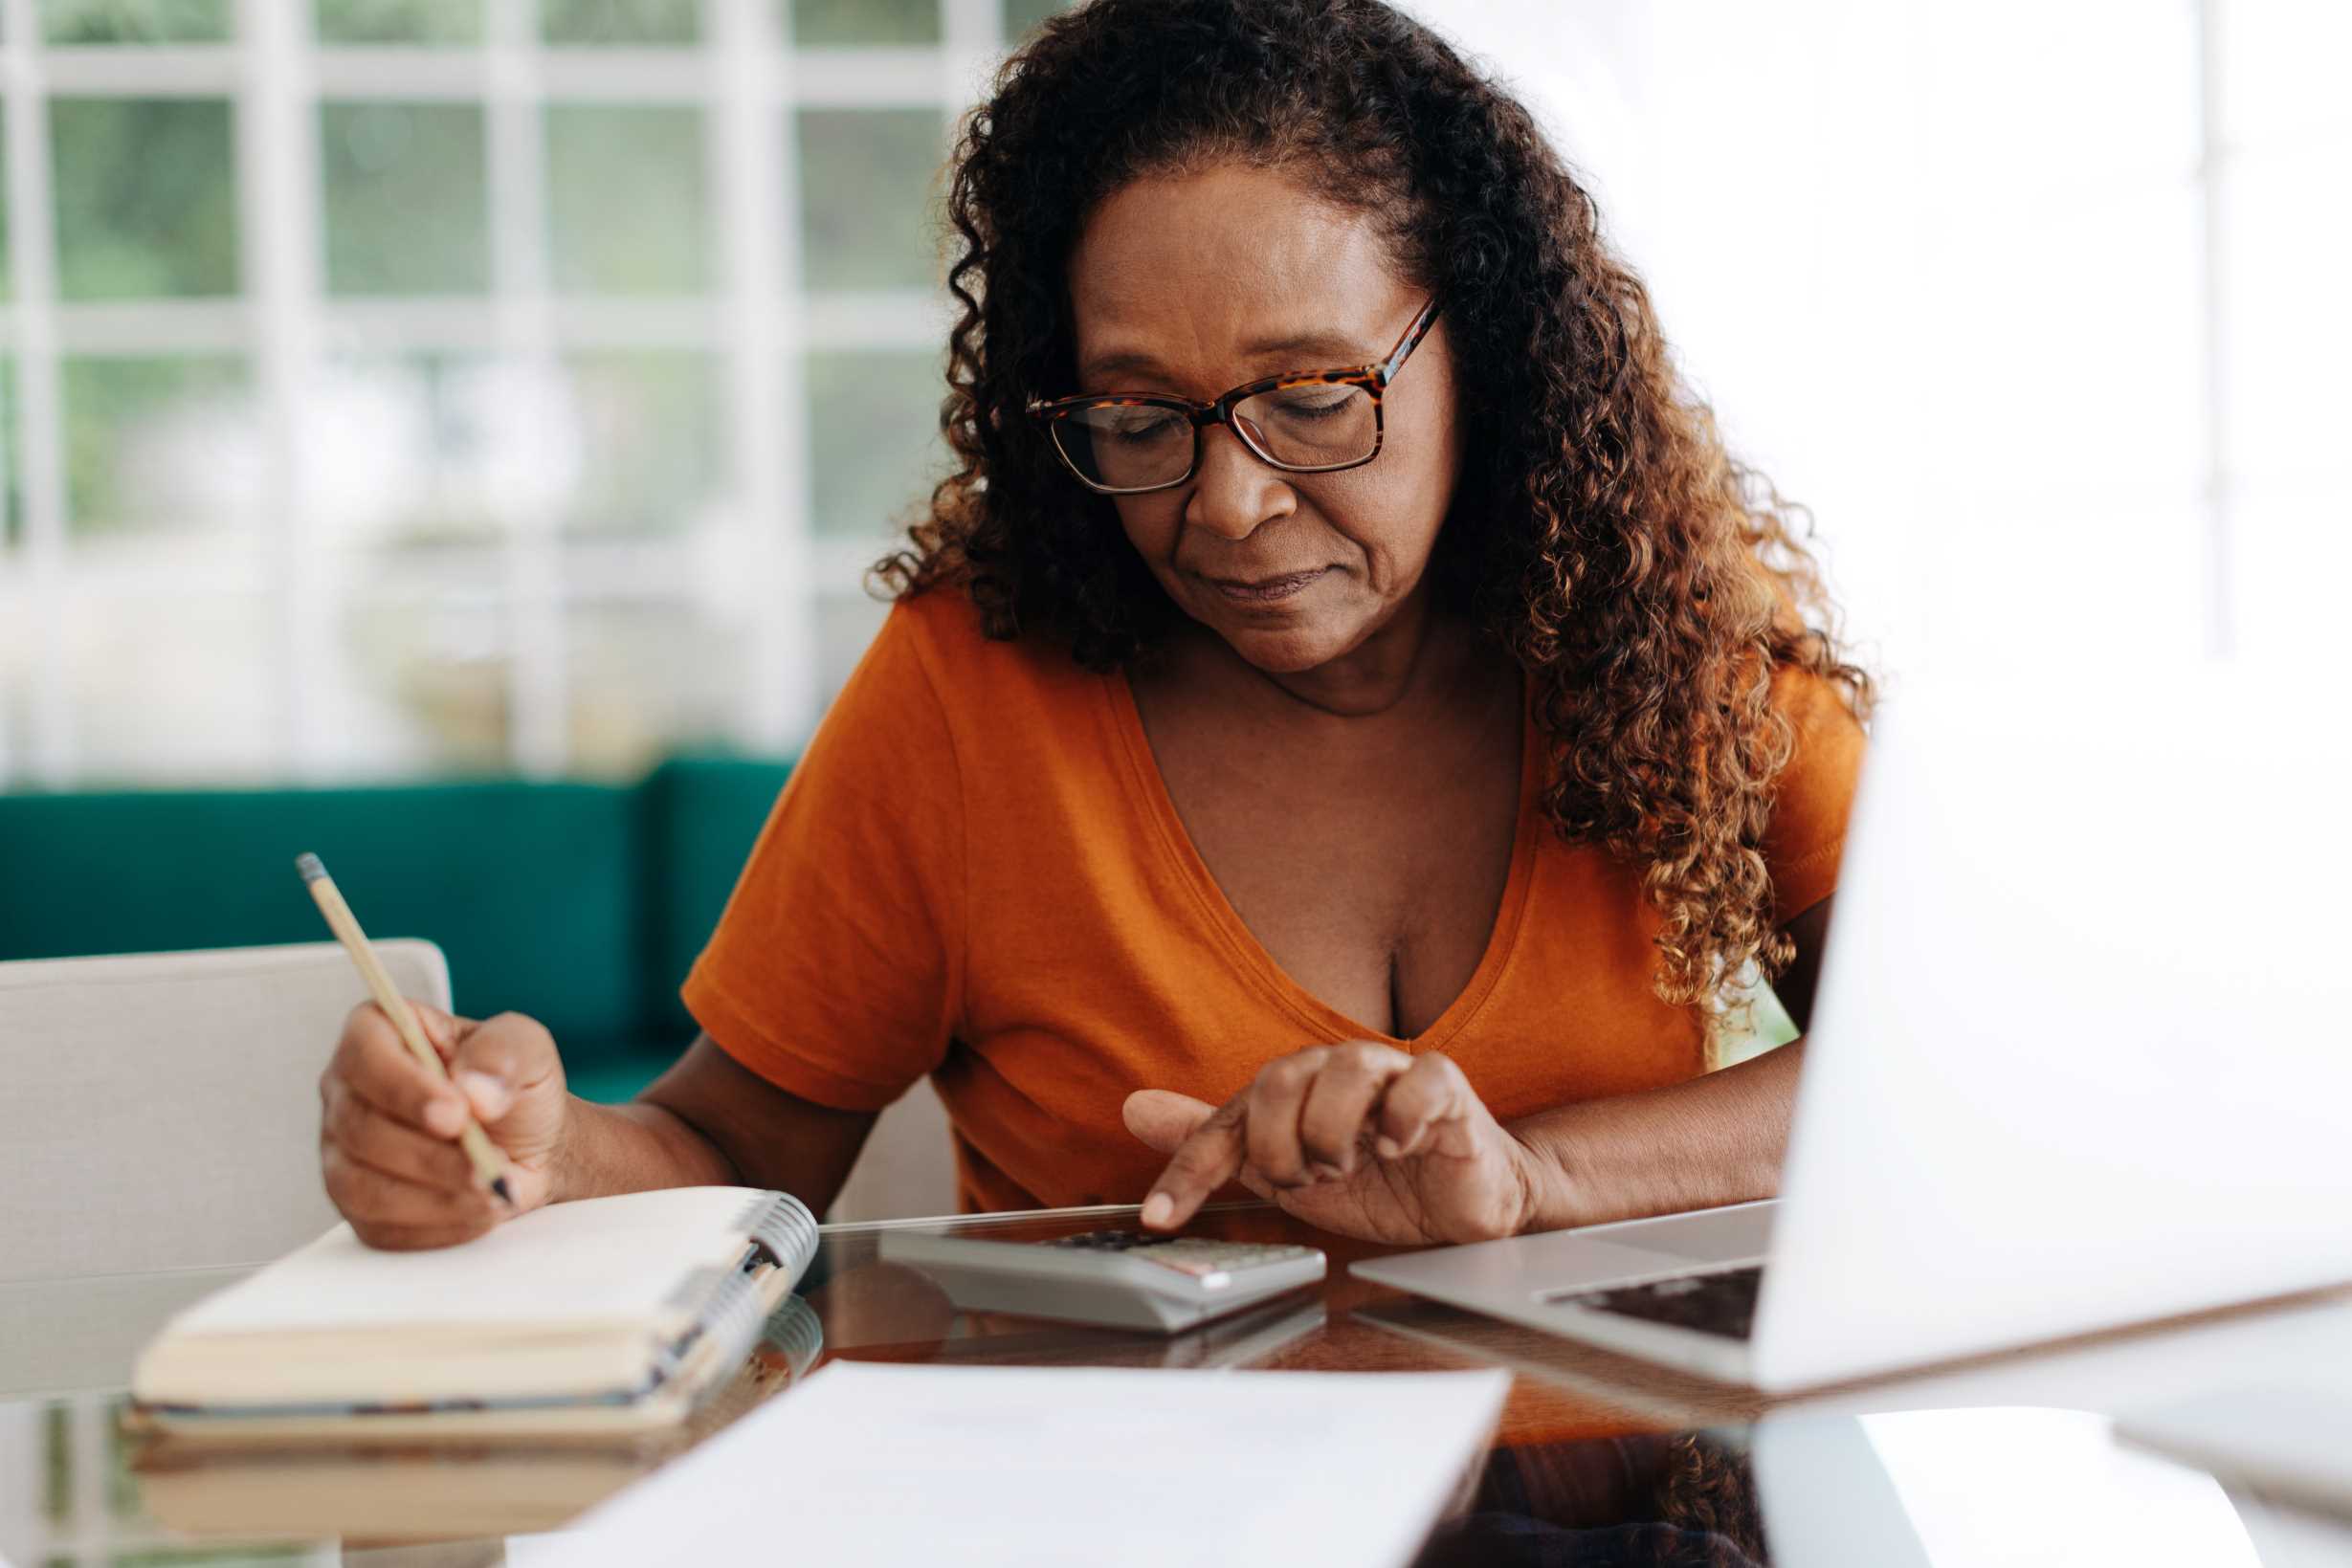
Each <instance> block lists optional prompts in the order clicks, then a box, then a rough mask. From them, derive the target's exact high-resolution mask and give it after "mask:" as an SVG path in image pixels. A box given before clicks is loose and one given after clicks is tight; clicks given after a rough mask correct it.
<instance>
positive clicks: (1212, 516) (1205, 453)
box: [1185, 425, 1298, 540]
mask: <svg viewBox="0 0 2352 1568" xmlns="http://www.w3.org/2000/svg"><path fill="white" fill-rule="evenodd" d="M1285 480H1286V475H1283V473H1282V472H1281V471H1280V470H1279V469H1275V468H1270V467H1268V466H1267V465H1266V464H1265V463H1262V462H1260V461H1259V460H1258V457H1257V454H1256V453H1254V452H1252V451H1251V450H1250V449H1249V448H1248V447H1245V446H1243V445H1242V444H1241V437H1239V436H1237V435H1235V434H1234V433H1233V432H1232V431H1231V430H1229V429H1227V428H1226V427H1225V426H1223V425H1211V426H1209V428H1208V429H1207V430H1205V431H1201V465H1200V469H1199V472H1197V473H1195V474H1194V475H1192V497H1191V499H1190V500H1189V501H1187V503H1186V506H1185V520H1186V521H1187V522H1189V523H1190V524H1192V525H1193V526H1194V527H1196V528H1204V529H1207V530H1208V531H1209V532H1210V533H1213V534H1220V535H1223V536H1224V537H1225V538H1227V539H1233V540H1242V539H1247V538H1249V537H1250V536H1251V535H1252V534H1254V533H1255V532H1256V531H1257V530H1258V529H1259V528H1260V527H1261V526H1263V525H1264V524H1266V523H1269V522H1272V521H1273V520H1274V519H1276V518H1281V517H1288V516H1289V515H1290V514H1291V513H1293V512H1295V511H1297V510H1298V493H1297V492H1296V491H1294V490H1292V489H1291V487H1290V485H1289V484H1288V483H1287V482H1285Z"/></svg>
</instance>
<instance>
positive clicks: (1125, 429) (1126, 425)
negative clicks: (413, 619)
mask: <svg viewBox="0 0 2352 1568" xmlns="http://www.w3.org/2000/svg"><path fill="white" fill-rule="evenodd" d="M1175 428H1176V421H1175V419H1174V418H1172V417H1170V416H1169V415H1167V414H1165V413H1162V414H1154V415H1151V416H1149V417H1146V418H1141V419H1122V420H1120V421H1118V422H1117V423H1115V424H1114V425H1112V426H1111V428H1110V430H1111V434H1112V435H1114V436H1116V437H1117V438H1118V439H1120V440H1121V441H1156V440H1160V439H1163V438H1165V436H1166V435H1167V434H1168V432H1169V431H1173V430H1174V429H1175Z"/></svg>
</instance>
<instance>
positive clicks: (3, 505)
mask: <svg viewBox="0 0 2352 1568" xmlns="http://www.w3.org/2000/svg"><path fill="white" fill-rule="evenodd" d="M16 433H17V427H16V362H15V361H14V360H12V359H6V360H0V555H5V554H6V553H7V552H8V551H9V550H10V549H11V548H13V547H14V545H15V543H16V541H18V540H21V539H23V538H24V537H25V499H24V492H23V490H22V489H21V488H19V486H18V483H17V475H19V474H20V473H22V472H23V465H21V464H20V463H18V462H17V460H16Z"/></svg>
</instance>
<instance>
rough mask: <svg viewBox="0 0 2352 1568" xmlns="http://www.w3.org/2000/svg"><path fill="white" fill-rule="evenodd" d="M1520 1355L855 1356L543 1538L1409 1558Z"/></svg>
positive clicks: (698, 1553) (554, 1550) (1049, 1566)
mask: <svg viewBox="0 0 2352 1568" xmlns="http://www.w3.org/2000/svg"><path fill="white" fill-rule="evenodd" d="M1509 1387H1510V1377H1509V1375H1508V1374H1507V1373H1503V1372H1431V1373H1420V1372H1398V1373H1325V1372H1180V1371H1142V1370H1134V1369H1127V1368H1076V1367H1051V1368H1022V1367H954V1366H946V1367H942V1366H899V1365H874V1364H865V1363H858V1362H839V1361H837V1362H834V1363H833V1364H832V1365H831V1366H828V1367H826V1368H825V1369H824V1370H823V1371H821V1372H819V1373H818V1374H817V1375H816V1376H815V1377H813V1378H811V1379H810V1380H809V1382H808V1383H807V1385H806V1386H803V1387H800V1388H795V1389H793V1390H791V1391H790V1392H789V1393H787V1394H785V1395H783V1396H782V1397H781V1398H778V1399H776V1400H773V1401H771V1402H768V1403H767V1404H766V1405H765V1406H763V1407H762V1408H761V1409H759V1410H757V1411H755V1412H753V1413H752V1414H751V1415H749V1416H746V1417H745V1418H743V1420H742V1421H741V1422H738V1423H737V1424H735V1425H734V1426H732V1427H730V1428H729V1429H727V1430H726V1431H725V1432H722V1433H721V1434H720V1435H719V1436H718V1437H716V1438H714V1439H713V1440H712V1441H710V1442H709V1443H706V1444H704V1445H703V1446H701V1447H699V1448H697V1449H695V1450H693V1451H691V1452H689V1453H687V1454H686V1455H684V1456H683V1457H681V1458H680V1459H678V1460H677V1461H676V1462H674V1463H673V1464H671V1465H669V1466H668V1467H666V1468H665V1469H661V1470H658V1471H656V1472H655V1474H653V1475H651V1476H649V1477H647V1478H646V1479H645V1480H643V1481H640V1482H638V1483H637V1484H636V1485H634V1486H632V1487H630V1488H629V1489H628V1490H626V1491H622V1492H620V1493H619V1494H618V1495H616V1496H614V1497H611V1498H610V1499H608V1500H607V1501H606V1502H604V1503H603V1504H601V1505H600V1506H598V1507H597V1508H595V1509H593V1510H591V1511H590V1512H589V1513H588V1514H586V1515H584V1516H583V1518H582V1519H581V1521H580V1524H579V1526H578V1527H577V1529H576V1530H575V1531H568V1532H565V1533H564V1534H562V1535H557V1536H552V1537H542V1538H541V1539H540V1540H538V1541H535V1542H534V1543H533V1545H534V1548H535V1551H534V1555H533V1560H534V1561H535V1562H536V1561H552V1562H561V1563H565V1564H567V1565H577V1568H600V1565H605V1564H611V1565H614V1568H620V1565H628V1568H638V1565H641V1564H645V1563H658V1562H737V1561H752V1560H773V1561H778V1562H805V1563H820V1562H821V1563H829V1564H830V1563H923V1564H931V1563H939V1562H948V1561H953V1562H958V1563H1006V1564H1014V1563H1017V1564H1021V1565H1023V1568H1054V1565H1062V1564H1068V1565H1071V1568H1077V1565H1080V1564H1083V1565H1085V1568H1098V1565H1099V1564H1102V1563H1105V1562H1118V1563H1121V1564H1158V1563H1166V1564H1171V1565H1173V1564H1186V1565H1187V1568H1189V1565H1196V1564H1201V1563H1216V1564H1219V1565H1230V1564H1248V1563H1269V1564H1281V1565H1282V1568H1297V1565H1298V1563H1300V1562H1302V1561H1303V1562H1331V1563H1350V1564H1379V1563H1404V1562H1407V1561H1409V1559H1410V1558H1411V1557H1412V1556H1413V1554H1414V1553H1415V1552H1416V1551H1418V1550H1419V1548H1420V1545H1421V1543H1422V1540H1423V1538H1424V1537H1425V1536H1426V1535H1427V1534H1428V1531H1429V1527H1430V1526H1431V1523H1432V1522H1434V1521H1435V1519H1436V1518H1437V1516H1438V1513H1439V1511H1440V1510H1441V1509H1442V1508H1443V1507H1444V1505H1445V1504H1446V1503H1447V1501H1448V1500H1449V1499H1451V1498H1452V1496H1453V1492H1454V1490H1455V1488H1456V1486H1457V1484H1458V1483H1459V1482H1460V1481H1461V1480H1462V1479H1463V1477H1464V1475H1465V1474H1466V1473H1467V1471H1468V1469H1469V1468H1470V1466H1471V1465H1472V1464H1473V1462H1474V1461H1476V1459H1477V1458H1478V1457H1479V1455H1480V1454H1481V1453H1482V1452H1483V1450H1484V1447H1485V1444H1486V1441H1487V1439H1488V1437H1489V1436H1490V1434H1491V1433H1492V1432H1493V1430H1494V1426H1495V1422H1496V1418H1497V1417H1498V1415H1499V1414H1500V1412H1501V1409H1502V1400H1503V1395H1504V1394H1505V1392H1506V1391H1507V1390H1508V1389H1509Z"/></svg>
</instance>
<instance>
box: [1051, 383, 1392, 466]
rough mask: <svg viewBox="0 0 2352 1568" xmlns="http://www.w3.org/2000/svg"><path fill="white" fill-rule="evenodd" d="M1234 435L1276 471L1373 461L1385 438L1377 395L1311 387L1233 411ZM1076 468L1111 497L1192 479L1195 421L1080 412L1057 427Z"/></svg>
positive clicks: (1146, 408)
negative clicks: (1376, 406)
mask: <svg viewBox="0 0 2352 1568" xmlns="http://www.w3.org/2000/svg"><path fill="white" fill-rule="evenodd" d="M1232 423H1233V428H1234V431H1236V433H1238V434H1239V435H1240V436H1241V438H1242V440H1243V441H1245V442H1247V443H1248V444H1249V446H1250V448H1251V450H1252V451H1254V452H1255V453H1257V455H1258V456H1260V457H1262V458H1264V459H1265V460H1266V461H1268V462H1270V463H1273V464H1274V465H1276V467H1278V468H1298V469H1313V468H1337V467H1340V466H1342V465H1343V464H1347V463H1355V462H1361V461H1363V460H1364V459H1365V458H1366V457H1369V456H1370V455H1371V454H1372V452H1373V450H1374V446H1375V444H1376V442H1377V441H1378V439H1379V426H1378V422H1377V421H1376V420H1375V418H1374V417H1373V404H1372V397H1371V394H1370V393H1368V392H1366V391H1365V389H1364V388H1362V387H1360V386H1335V385H1332V384H1329V383H1310V384H1307V385H1304V386H1281V387H1276V388H1274V389H1273V390H1270V391H1264V392H1257V393H1254V394H1253V395H1252V396H1249V397H1246V398H1244V399H1242V400H1241V401H1240V402H1239V403H1237V404H1235V405H1234V406H1233V414H1232ZM1054 441H1055V442H1056V443H1057V444H1059V446H1060V447H1061V451H1062V455H1063V456H1064V457H1066V458H1068V459H1069V460H1070V466H1071V467H1072V468H1074V469H1076V471H1077V472H1078V474H1079V475H1081V476H1083V477H1084V478H1086V479H1087V480H1089V481H1091V482H1092V483H1094V484H1098V485H1100V486H1102V487H1103V488H1104V489H1106V490H1142V489H1146V488H1148V487H1150V486H1153V485H1165V484H1174V483H1175V482H1177V481H1178V480H1180V479H1183V478H1184V477H1185V476H1186V475H1188V474H1189V473H1190V472H1191V469H1192V458H1193V452H1194V431H1193V427H1192V421H1191V419H1190V418H1189V417H1188V416H1187V415H1186V414H1184V413H1183V412H1181V411H1179V410H1177V409H1162V408H1155V407H1153V406H1152V405H1149V404H1137V405H1127V406H1098V407H1096V408H1091V409H1078V410H1077V411H1076V412H1075V413H1073V414H1071V415H1070V416H1069V417H1068V418H1066V419H1058V420H1055V421H1054Z"/></svg>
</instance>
